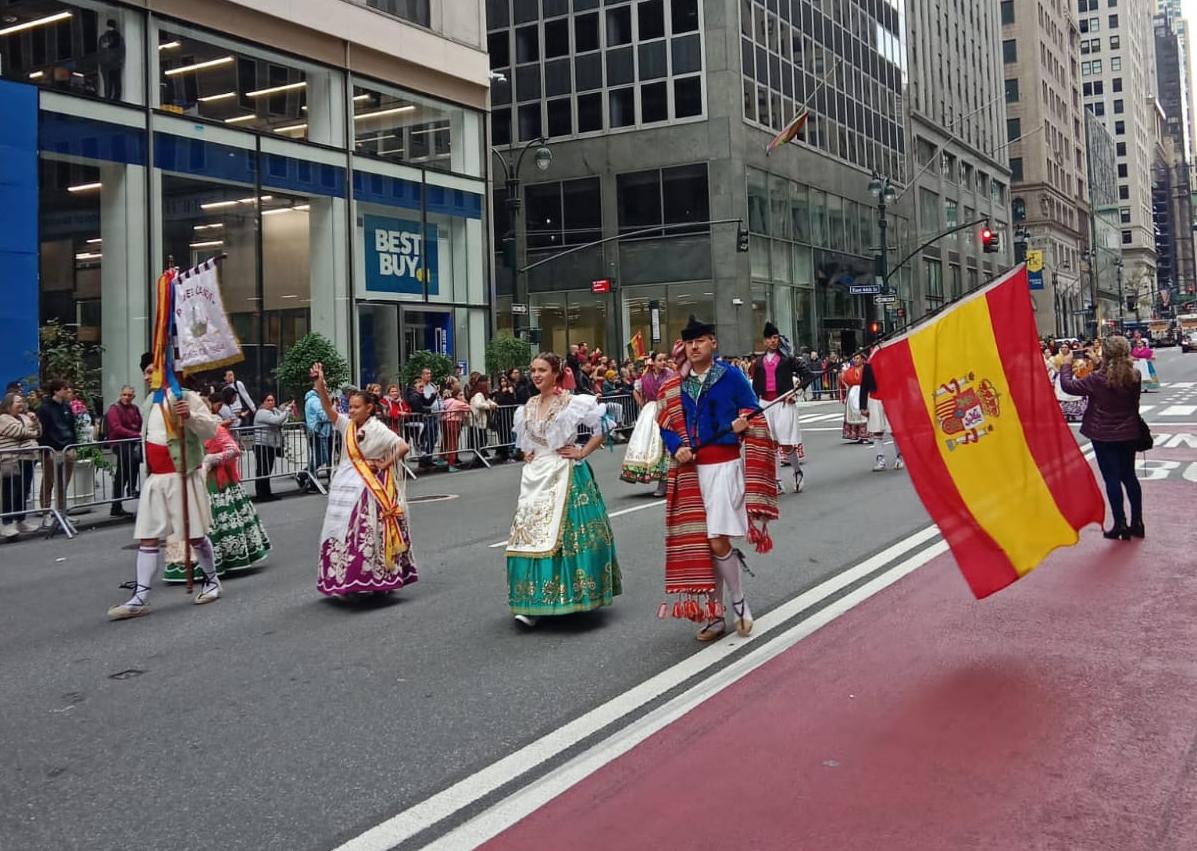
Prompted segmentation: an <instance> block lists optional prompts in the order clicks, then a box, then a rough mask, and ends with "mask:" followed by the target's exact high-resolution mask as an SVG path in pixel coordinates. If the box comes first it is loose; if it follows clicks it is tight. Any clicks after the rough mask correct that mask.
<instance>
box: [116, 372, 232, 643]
mask: <svg viewBox="0 0 1197 851" xmlns="http://www.w3.org/2000/svg"><path fill="white" fill-rule="evenodd" d="M151 361H152V358H151V356H150V355H148V354H146V355H143V356H142V359H141V367H142V370H143V371H144V370H145V369H146V368H147V367H148V366H149V365H150V363H151ZM142 413H143V417H142V422H143V423H144V425H143V427H142V428H143V432H142V436H143V438H144V440H145V453H144V457H145V463H146V467H147V469H148V471H149V475H148V476H147V477H146V479H145V481H144V483H143V484H142V488H141V497H140V499H139V500H138V502H137V522H136V525H135V526H134V529H133V537H134V538H136V539H137V540H138V542H139V546H138V549H137V574H136V576H137V578H136V579H134V580H133V581H132V582H126V583H125V584H124V585H122V586H121V587H122V588H129V589H130V590H132V592H133V596H132V597H130V598H129V599H128V600H127V601H125V602H124V603H122V604H121V605H119V606H113V607H112V608H110V609H109V610H108V618H109V620H127V619H129V618H138V617H141V616H142V615H148V614H149V613H150V604H149V594H150V583H151V582H152V581H153V579H154V574H155V573H157V572H158V566H159V559H160V551H161V542H162V541H164V540H166V538H167V537H168V536H169V535H171V534H172V533H174V534H177V535H178V536H179V537H182V535H183V488H184V487H186V488H187V500H188V504H187V515H188V527H189V528H188V532H189V534H190V539H191V551H192V552H193V553H194V554H195V557H196V562H197V563H198V564H199V567H200V570H201V571H202V572H203V574H204V579H203V582H202V583H201V584H200V591H199V593H198V594H197V595H196V597H195V600H194V602H195V604H196V605H202V604H204V603H211V602H213V601H215V600H218V599H220V594H221V587H220V580H219V579H218V578H217V576H216V567H215V564H214V563H213V553H212V542H211V541H210V540H208V532H210V531H211V528H212V511H211V507H210V505H209V502H208V488H207V484H206V482H205V480H204V468H203V463H204V447H203V441H205V440H207V439H209V438H211V437H213V436H215V434H216V430H217V429H218V428H219V427H220V418H219V417H217V416H216V415H215V414H213V413H212V411H211V409H210V408H209V407H208V406H207V405H206V404H204V401H203V399H201V398H200V396H199V394H197V393H194V392H192V391H190V390H184V391H182V398H178V397H176V396H175V395H174V394H173V393H171V392H170V391H167V394H166V401H165V402H163V403H162V404H154V402H153V397H152V396H151V397H150V398H148V399H147V400H146V402H145V405H144V406H143V410H142ZM167 417H170V418H171V422H170V423H168V422H167ZM183 441H186V444H185V445H186V452H187V465H186V471H187V475H186V476H185V477H184V476H180V475H179V472H178V471H179V470H180V469H182V445H183Z"/></svg>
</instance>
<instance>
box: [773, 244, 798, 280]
mask: <svg viewBox="0 0 1197 851" xmlns="http://www.w3.org/2000/svg"><path fill="white" fill-rule="evenodd" d="M771 242H772V249H773V254H772V257H773V263H772V266H773V268H772V273H773V275H772V279H773V280H775V281H784V282H785V283H787V284H788V283H790V282H791V281H792V279H791V277H790V275H791V272H792V271H793V269H791V267H790V243H788V242H782V241H781V240H780V239H774V240H772V241H771Z"/></svg>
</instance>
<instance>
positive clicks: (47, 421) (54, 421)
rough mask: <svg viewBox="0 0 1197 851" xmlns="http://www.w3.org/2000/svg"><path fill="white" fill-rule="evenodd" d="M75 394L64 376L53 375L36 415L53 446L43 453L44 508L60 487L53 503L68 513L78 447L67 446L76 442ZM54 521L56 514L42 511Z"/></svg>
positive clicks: (47, 442)
mask: <svg viewBox="0 0 1197 851" xmlns="http://www.w3.org/2000/svg"><path fill="white" fill-rule="evenodd" d="M73 397H74V392H73V391H72V390H71V386H70V385H69V384H67V383H66V382H65V381H63V380H62V379H61V378H54V379H51V380H50V381H48V382H47V383H46V391H45V393H44V394H43V395H42V400H41V404H39V405H38V406H37V418H38V420H39V421H40V422H41V425H42V437H41V441H42V445H43V446H48V447H49V448H50V449H52V450H54V451H53V452H45V453H43V454H42V491H41V505H42V508H43V509H47V508H49V507H50V499H51V497H53V496H54V495H55V491H57V498H56V499H55V503H54V504H55V505H56V506H57V507H58V510H59V511H61V512H63V513H66V496H67V490H68V489H69V488H70V484H71V475H72V474H73V473H74V472H75V450H74V449H71V450H68V449H67V447H68V446H70V445H71V444H73V443H75V442H77V441H76V437H75V414H74V412H73V411H72V410H71V399H72V398H73ZM52 522H53V518H52V517H51V515H50V514H49V512H46V513H45V514H43V515H42V523H43V524H45V525H49V524H50V523H52Z"/></svg>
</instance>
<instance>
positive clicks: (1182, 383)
mask: <svg viewBox="0 0 1197 851" xmlns="http://www.w3.org/2000/svg"><path fill="white" fill-rule="evenodd" d="M1160 386H1161V387H1163V386H1164V385H1162V384H1161V385H1160ZM1168 386H1169V387H1180V388H1184V389H1186V390H1187V389H1189V388H1190V387H1197V382H1193V381H1172V382H1169V384H1168Z"/></svg>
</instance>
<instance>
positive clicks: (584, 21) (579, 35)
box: [574, 12, 599, 53]
mask: <svg viewBox="0 0 1197 851" xmlns="http://www.w3.org/2000/svg"><path fill="white" fill-rule="evenodd" d="M598 47H599V19H598V13H597V12H596V13H594V14H590V15H577V16H575V17H574V50H575V51H576V52H577V53H585V52H587V51H588V50H598Z"/></svg>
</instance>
